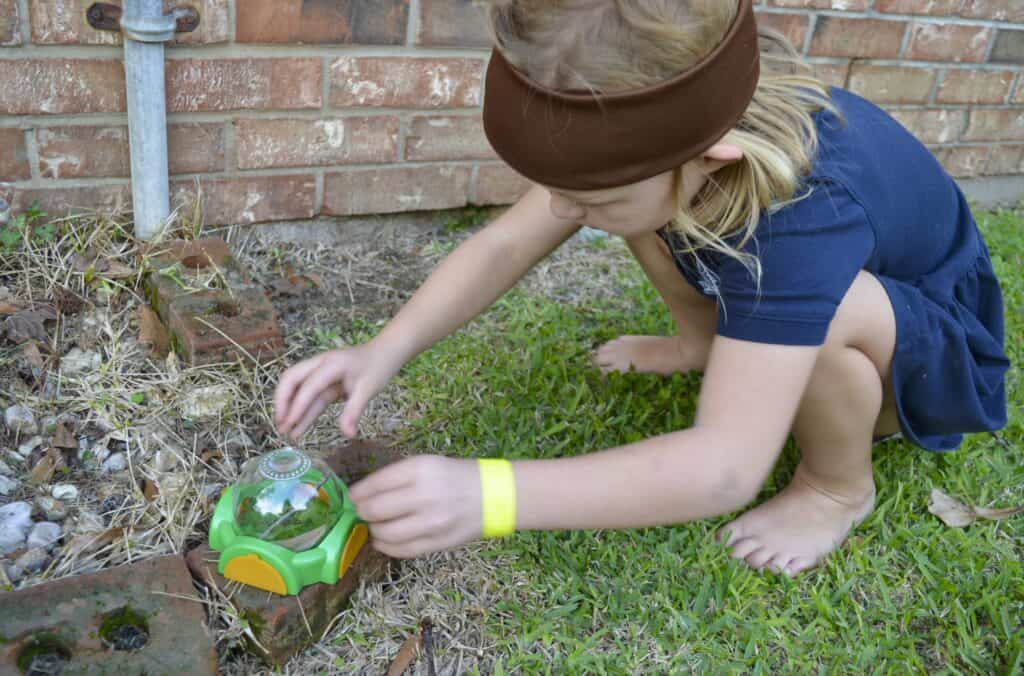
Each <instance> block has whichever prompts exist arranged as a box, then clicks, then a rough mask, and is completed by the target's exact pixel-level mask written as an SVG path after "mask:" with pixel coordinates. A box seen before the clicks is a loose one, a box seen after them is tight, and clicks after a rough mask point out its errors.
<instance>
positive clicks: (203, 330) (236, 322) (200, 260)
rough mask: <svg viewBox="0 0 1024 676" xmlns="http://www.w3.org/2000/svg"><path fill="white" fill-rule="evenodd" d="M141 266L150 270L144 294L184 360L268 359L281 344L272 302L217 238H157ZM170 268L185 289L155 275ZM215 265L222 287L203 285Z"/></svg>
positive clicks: (194, 362) (282, 342)
mask: <svg viewBox="0 0 1024 676" xmlns="http://www.w3.org/2000/svg"><path fill="white" fill-rule="evenodd" d="M147 264H148V266H149V268H150V270H151V271H152V272H151V273H150V274H149V275H148V276H147V277H146V295H147V298H148V299H149V302H150V305H151V306H152V307H153V308H154V309H155V310H156V312H157V314H158V315H159V316H160V318H161V320H163V321H164V323H165V324H166V325H167V329H168V333H169V335H170V336H171V342H172V344H173V345H174V346H175V349H176V350H177V351H178V352H179V354H180V355H181V357H182V359H184V360H185V361H186V362H188V363H189V364H211V363H217V362H222V361H234V360H235V359H237V358H239V357H246V356H251V357H255V358H257V359H269V358H272V357H274V356H276V355H277V354H278V353H280V351H281V350H282V349H283V348H284V339H283V337H282V334H281V325H280V323H279V322H278V319H277V313H276V312H275V311H274V307H273V305H271V304H270V301H269V300H268V299H267V297H266V294H264V292H263V289H262V288H261V287H259V286H256V285H255V284H254V283H253V282H252V280H251V278H250V277H249V275H248V274H247V272H246V271H245V270H244V269H243V268H242V267H241V266H240V265H239V263H238V261H237V259H236V258H235V257H234V256H232V255H231V251H230V249H229V248H228V245H227V243H226V242H225V241H224V240H223V239H220V238H215V237H214V238H206V239H200V240H193V241H183V240H173V241H170V242H161V243H159V244H156V245H153V246H151V247H149V250H148V251H147ZM172 267H174V268H176V274H175V275H174V277H175V278H176V279H185V281H186V285H187V287H188V288H182V287H181V286H179V284H178V282H177V281H175V279H172V278H171V276H169V275H164V274H159V273H158V271H163V270H167V269H168V268H172ZM215 269H216V270H218V271H219V272H220V279H221V280H223V283H224V286H223V287H222V288H215V289H213V288H209V286H208V285H207V284H205V283H204V282H203V281H202V280H203V279H206V278H208V277H209V274H210V272H212V271H213V270H215ZM197 289H199V290H197Z"/></svg>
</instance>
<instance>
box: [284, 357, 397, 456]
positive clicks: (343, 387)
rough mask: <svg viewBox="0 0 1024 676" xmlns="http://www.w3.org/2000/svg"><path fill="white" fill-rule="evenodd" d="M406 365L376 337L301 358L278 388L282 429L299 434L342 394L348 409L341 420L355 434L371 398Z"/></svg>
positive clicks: (347, 432) (346, 430)
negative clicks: (352, 345) (384, 349)
mask: <svg viewBox="0 0 1024 676" xmlns="http://www.w3.org/2000/svg"><path fill="white" fill-rule="evenodd" d="M401 366H402V365H401V363H400V362H399V363H396V360H395V359H394V358H390V357H389V356H388V355H387V354H386V353H385V352H384V351H383V350H381V349H380V348H377V347H375V345H374V343H373V342H372V341H371V342H369V343H365V344H363V345H359V346H357V347H351V348H345V349H341V350H331V351H330V352H324V353H323V354H319V355H317V356H315V357H312V358H310V359H307V360H305V361H302V362H299V363H298V364H296V365H295V366H292V367H291V368H289V369H288V370H287V371H285V372H284V374H283V375H282V376H281V380H280V381H279V382H278V384H277V389H276V390H275V392H274V422H275V423H276V424H277V429H278V431H280V433H281V434H283V435H286V436H290V437H291V438H293V439H298V438H299V437H301V436H302V435H303V434H305V433H306V431H307V430H308V429H309V428H310V427H311V426H312V425H313V421H315V420H316V419H317V416H319V415H320V414H321V413H323V411H324V409H325V408H327V407H328V406H329V405H330V404H332V403H334V402H335V401H337V400H339V399H341V400H344V401H345V410H344V411H342V412H341V414H340V415H339V416H338V426H339V427H340V428H341V431H342V432H343V433H344V434H345V435H346V436H348V437H350V438H352V437H355V436H356V434H357V433H358V431H359V418H360V416H362V414H363V409H365V408H366V404H367V403H368V402H369V401H370V399H372V398H373V396H374V395H375V394H377V393H378V392H380V391H381V390H382V389H383V388H384V386H385V385H386V384H387V382H388V380H390V379H391V377H392V376H394V375H395V373H397V372H398V369H400V368H401Z"/></svg>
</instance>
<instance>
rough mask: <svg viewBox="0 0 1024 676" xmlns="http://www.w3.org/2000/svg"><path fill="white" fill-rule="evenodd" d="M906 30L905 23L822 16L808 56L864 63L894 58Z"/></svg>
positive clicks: (816, 27)
mask: <svg viewBox="0 0 1024 676" xmlns="http://www.w3.org/2000/svg"><path fill="white" fill-rule="evenodd" d="M906 30H907V22H906V21H886V20H885V19H847V18H842V17H833V16H820V17H818V23H817V24H816V25H815V28H814V37H813V38H812V39H811V48H810V51H809V52H808V53H809V54H812V55H814V56H851V57H858V58H864V59H871V58H875V59H885V58H895V57H897V56H899V54H900V49H901V48H902V47H903V34H904V33H905V32H906Z"/></svg>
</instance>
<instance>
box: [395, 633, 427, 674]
mask: <svg viewBox="0 0 1024 676" xmlns="http://www.w3.org/2000/svg"><path fill="white" fill-rule="evenodd" d="M421 641H422V637H421V636H420V634H418V633H416V634H413V635H412V636H410V637H409V638H407V639H405V642H404V643H403V644H402V645H401V647H400V648H399V649H398V653H397V654H395V659H394V661H392V662H391V666H390V667H388V673H387V676H402V674H404V673H405V670H406V669H408V668H409V667H410V666H412V663H413V661H415V659H416V651H417V650H418V649H419V647H420V642H421Z"/></svg>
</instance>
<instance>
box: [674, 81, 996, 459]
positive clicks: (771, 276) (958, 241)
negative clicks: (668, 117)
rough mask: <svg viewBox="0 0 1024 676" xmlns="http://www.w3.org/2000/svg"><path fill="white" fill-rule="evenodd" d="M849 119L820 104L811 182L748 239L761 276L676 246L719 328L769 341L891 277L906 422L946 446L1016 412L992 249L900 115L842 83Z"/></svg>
mask: <svg viewBox="0 0 1024 676" xmlns="http://www.w3.org/2000/svg"><path fill="white" fill-rule="evenodd" d="M832 102H833V104H834V105H835V106H836V108H837V109H838V110H839V112H840V113H841V116H842V120H841V121H840V120H838V119H836V117H835V115H833V114H831V113H829V112H825V111H823V112H821V113H818V114H816V115H815V120H816V126H817V129H818V133H819V138H820V150H819V154H818V157H817V158H816V160H815V162H814V166H813V169H812V171H811V172H810V175H809V176H807V177H806V179H805V181H804V184H803V186H802V187H801V189H800V190H799V191H798V195H806V197H804V198H803V199H800V200H798V201H796V202H793V203H789V204H787V205H784V206H782V207H781V208H778V209H775V210H768V211H766V213H765V214H763V215H762V218H761V220H760V222H759V224H758V226H757V230H756V232H755V235H754V237H753V238H751V240H750V241H748V242H747V244H746V245H745V246H744V247H743V250H744V251H746V252H748V253H750V254H754V255H756V256H757V257H758V259H759V260H760V262H761V267H762V275H761V283H760V287H758V284H757V282H756V280H755V279H754V278H753V277H752V276H751V274H750V272H749V271H748V270H747V269H746V268H745V267H744V266H743V265H742V264H741V263H739V262H737V261H736V260H734V259H732V258H729V257H726V256H721V255H717V254H715V253H714V252H710V251H701V252H699V253H697V254H684V253H682V252H679V251H678V249H679V248H680V247H679V241H678V240H677V239H676V237H675V236H674V235H673V234H672V233H671V232H669V231H668V230H667V229H663V230H662V231H660V232H659V234H660V235H661V236H662V237H663V238H664V239H665V241H666V242H667V243H668V244H669V246H670V247H672V248H673V250H674V251H675V252H676V254H675V259H676V265H677V267H678V268H679V270H680V272H681V273H682V274H683V276H684V277H686V279H687V281H689V282H690V283H691V284H692V285H694V286H695V287H696V288H697V289H698V290H700V291H701V293H702V294H704V295H705V296H707V297H710V298H716V299H717V300H718V303H719V312H718V328H717V333H718V334H719V335H722V336H728V337H730V338H736V339H739V340H749V341H755V342H764V343H775V344H783V345H820V344H822V343H824V341H825V335H826V333H827V332H828V326H829V323H830V322H831V321H832V318H833V316H834V315H835V312H836V309H837V308H838V306H839V303H840V302H841V301H842V299H843V296H844V295H845V294H846V292H847V291H848V290H849V288H850V285H851V284H852V283H853V280H854V278H855V277H856V276H857V273H858V272H859V271H860V270H866V271H868V272H870V273H872V274H874V275H875V277H876V278H877V279H878V280H879V281H880V282H881V283H882V285H883V286H884V287H885V290H886V292H887V293H888V295H889V300H890V301H891V302H892V307H893V311H894V314H895V317H896V349H895V354H894V356H893V363H892V384H893V389H894V391H895V396H896V406H897V409H898V410H899V418H900V426H901V428H902V431H903V435H904V436H905V437H906V438H907V439H909V440H910V441H912V442H914V443H915V444H917V445H919V446H921V447H923V448H926V449H929V450H933V451H944V450H950V449H953V448H956V447H957V446H959V445H960V442H961V440H962V438H963V434H964V433H966V432H980V431H987V430H995V429H999V428H1000V427H1002V426H1003V425H1005V424H1006V393H1005V383H1004V375H1005V373H1006V370H1007V368H1008V367H1009V361H1008V360H1007V358H1006V355H1005V353H1004V349H1003V303H1002V295H1001V292H1000V289H999V283H998V281H997V280H996V278H995V275H994V274H993V271H992V265H991V263H990V261H989V255H988V250H987V249H986V247H985V243H984V241H983V240H982V237H981V234H980V233H979V232H978V228H977V225H976V224H975V222H974V219H973V217H972V216H971V213H970V210H969V209H968V206H967V202H966V200H965V199H964V196H963V194H962V193H961V192H960V189H959V188H958V187H957V185H956V183H955V182H954V181H953V179H952V178H950V176H949V175H948V174H947V173H946V172H945V170H943V168H942V166H941V165H940V164H939V163H938V162H937V161H936V160H935V158H934V157H933V156H932V154H931V153H930V152H929V151H928V150H927V148H925V147H924V146H923V145H922V144H921V143H920V142H919V141H918V140H917V139H915V138H914V137H913V136H912V135H911V134H910V133H909V132H908V131H907V130H906V129H904V128H903V127H902V126H900V124H899V123H898V122H896V121H895V120H894V119H893V118H892V117H890V116H889V115H887V114H886V113H885V112H884V111H882V110H881V109H879V108H878V107H876V106H875V105H873V104H871V103H870V102H868V101H866V100H864V99H862V98H860V97H858V96H856V95H855V94H852V93H850V92H847V91H845V90H842V89H833V90H832Z"/></svg>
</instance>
